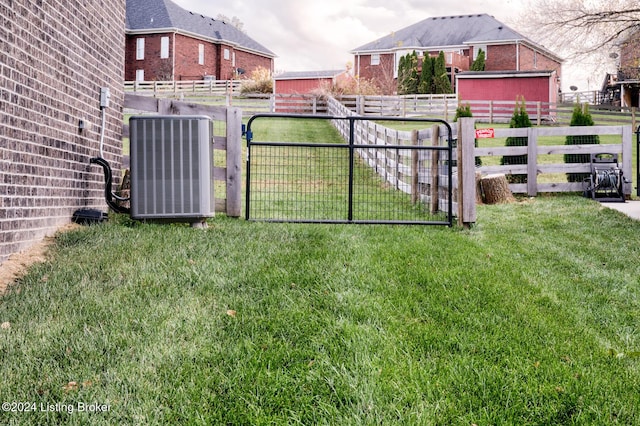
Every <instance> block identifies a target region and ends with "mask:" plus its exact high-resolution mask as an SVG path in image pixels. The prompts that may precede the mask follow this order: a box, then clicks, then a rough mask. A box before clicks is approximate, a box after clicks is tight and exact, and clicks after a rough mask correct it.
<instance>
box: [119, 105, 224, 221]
mask: <svg viewBox="0 0 640 426" xmlns="http://www.w3.org/2000/svg"><path fill="white" fill-rule="evenodd" d="M129 134H130V157H131V201H130V203H131V217H132V218H133V219H139V220H145V219H163V220H167V221H186V222H197V221H199V220H203V219H205V218H207V217H212V216H214V214H215V199H214V190H213V188H214V185H213V146H212V144H213V122H212V121H211V119H210V118H209V117H206V116H180V115H176V116H134V117H131V118H130V119H129Z"/></svg>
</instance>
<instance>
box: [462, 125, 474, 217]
mask: <svg viewBox="0 0 640 426" xmlns="http://www.w3.org/2000/svg"><path fill="white" fill-rule="evenodd" d="M475 144H476V132H475V119H473V118H469V117H463V118H460V120H458V225H460V226H463V227H465V228H468V227H469V226H470V225H471V224H472V223H475V222H476V176H475Z"/></svg>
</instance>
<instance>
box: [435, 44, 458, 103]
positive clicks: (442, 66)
mask: <svg viewBox="0 0 640 426" xmlns="http://www.w3.org/2000/svg"><path fill="white" fill-rule="evenodd" d="M433 73H434V77H433V78H434V89H435V90H434V92H435V93H436V94H438V95H442V94H447V93H453V88H452V87H451V81H450V80H449V75H448V74H447V64H446V62H445V59H444V52H443V51H440V54H438V58H437V59H436V61H435V64H434V66H433Z"/></svg>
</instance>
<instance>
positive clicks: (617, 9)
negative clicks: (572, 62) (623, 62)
mask: <svg viewBox="0 0 640 426" xmlns="http://www.w3.org/2000/svg"><path fill="white" fill-rule="evenodd" d="M520 24H521V25H522V27H523V28H525V31H526V32H528V33H530V34H535V36H536V37H535V39H536V40H541V41H542V43H544V44H548V46H549V47H550V48H553V49H555V50H557V51H560V52H562V53H563V54H564V55H568V57H572V58H573V57H580V56H583V55H590V54H593V53H602V52H603V51H606V53H607V54H608V53H610V52H611V51H612V50H614V49H615V50H617V46H618V44H619V43H621V42H623V41H625V40H626V39H627V38H628V37H629V36H630V35H631V34H633V33H634V32H636V31H638V30H640V4H639V3H638V1H637V0H617V1H611V0H564V1H558V0H531V1H530V2H529V7H528V8H527V10H526V12H525V13H524V14H523V16H521V18H520Z"/></svg>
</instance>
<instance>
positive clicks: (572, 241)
mask: <svg viewBox="0 0 640 426" xmlns="http://www.w3.org/2000/svg"><path fill="white" fill-rule="evenodd" d="M639 252H640V222H636V221H634V220H632V219H629V218H627V217H625V216H624V215H622V214H621V213H618V212H616V211H613V210H609V209H607V208H604V207H602V206H601V205H600V204H599V203H596V202H593V201H591V200H588V199H585V198H582V197H578V196H554V197H544V196H543V197H538V198H535V199H528V198H525V199H520V200H519V201H518V202H516V203H512V204H506V205H496V206H486V205H485V206H479V207H478V222H477V224H476V225H475V226H474V227H472V228H471V229H469V230H463V229H460V228H457V227H453V228H447V227H420V226H364V225H357V226H356V225H304V224H273V223H261V222H249V221H245V220H242V219H231V218H226V217H224V216H222V215H218V216H217V217H216V218H215V219H212V220H210V221H209V227H208V229H204V230H202V229H192V228H190V227H188V226H184V225H158V224H144V223H134V222H131V221H130V220H129V219H128V218H126V217H123V216H114V217H112V219H111V221H110V222H109V223H107V224H103V225H98V226H91V227H83V228H81V229H76V230H73V231H69V232H65V233H63V234H60V235H58V237H57V238H56V242H55V244H54V246H53V247H52V248H51V251H50V254H49V260H48V261H46V262H45V263H42V264H39V265H35V266H33V267H32V268H31V269H30V270H29V272H28V274H27V275H26V276H25V277H23V278H22V279H20V280H19V281H18V282H17V283H16V284H15V285H14V286H12V287H11V288H10V290H9V292H8V293H7V294H6V295H4V296H2V297H1V298H0V323H2V327H1V328H0V375H1V377H2V380H1V381H0V401H1V402H5V403H8V404H9V405H3V406H2V407H3V411H2V412H0V423H2V424H20V425H22V424H27V425H28V424H33V425H43V424H45V425H46V424H51V425H53V424H104V425H113V424H119V425H120V424H123V425H124V424H134V425H138V424H194V425H200V424H202V425H218V424H231V425H236V424H237V425H267V424H269V425H281V424H303V425H315V424H326V425H398V424H400V425H472V424H476V425H500V424H503V425H514V424H517V425H528V424H530V425H549V424H582V425H594V424H598V425H607V424H624V425H630V424H637V423H638V421H639V420H640V368H639V367H640V334H639V328H638V319H639V318H640V262H638V259H640V253H639ZM14 402H15V404H13V403H14ZM18 403H22V404H18ZM25 403H26V404H25ZM25 407H26V408H25ZM25 410H29V411H28V412H25Z"/></svg>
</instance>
